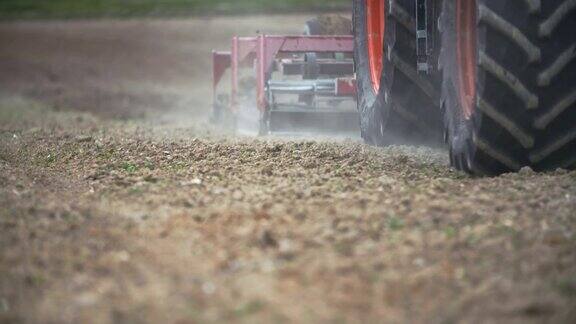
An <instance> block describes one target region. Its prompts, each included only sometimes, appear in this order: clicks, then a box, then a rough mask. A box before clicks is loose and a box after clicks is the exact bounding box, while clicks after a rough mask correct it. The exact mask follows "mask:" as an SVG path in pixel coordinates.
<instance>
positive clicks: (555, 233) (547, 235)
mask: <svg viewBox="0 0 576 324" xmlns="http://www.w3.org/2000/svg"><path fill="white" fill-rule="evenodd" d="M542 241H543V242H544V243H545V244H548V245H561V244H565V243H568V242H569V240H568V237H567V236H566V235H565V234H564V233H563V232H562V231H561V230H547V231H546V232H544V235H543V237H542Z"/></svg>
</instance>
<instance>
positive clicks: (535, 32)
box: [439, 0, 576, 175]
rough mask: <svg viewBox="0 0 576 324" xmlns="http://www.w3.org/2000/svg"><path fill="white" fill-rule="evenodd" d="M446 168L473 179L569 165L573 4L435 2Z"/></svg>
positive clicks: (573, 116) (575, 149)
mask: <svg viewBox="0 0 576 324" xmlns="http://www.w3.org/2000/svg"><path fill="white" fill-rule="evenodd" d="M443 2H444V3H443V7H442V14H441V17H440V30H441V34H442V51H441V54H440V59H439V63H440V67H441V68H442V69H443V82H442V106H443V109H444V120H445V125H446V128H447V134H446V135H447V136H446V137H447V141H448V144H449V146H450V158H451V162H452V164H453V165H454V166H455V167H456V168H458V169H460V170H463V171H466V172H469V173H475V174H479V175H497V174H501V173H505V172H511V171H517V170H519V169H521V168H522V167H525V166H529V167H531V168H533V169H534V170H537V171H544V170H553V169H556V168H570V169H573V168H574V167H575V165H576V32H575V31H576V0H546V1H544V0H542V1H540V0H525V1H502V0H444V1H443Z"/></svg>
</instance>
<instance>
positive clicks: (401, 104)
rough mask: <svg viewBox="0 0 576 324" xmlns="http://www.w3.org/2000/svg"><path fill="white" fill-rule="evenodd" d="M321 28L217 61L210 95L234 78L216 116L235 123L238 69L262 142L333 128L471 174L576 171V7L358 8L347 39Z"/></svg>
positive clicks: (468, 3) (557, 3)
mask: <svg viewBox="0 0 576 324" xmlns="http://www.w3.org/2000/svg"><path fill="white" fill-rule="evenodd" d="M338 21H340V25H342V21H344V20H341V19H340V20H338ZM321 22H322V20H315V21H312V22H309V23H308V24H307V26H306V33H304V35H299V36H269V35H258V36H257V37H248V38H246V37H244V38H242V37H235V38H234V39H233V42H232V50H231V51H230V52H214V53H213V57H214V88H215V91H214V93H215V94H216V93H217V87H218V83H219V81H220V80H221V79H222V76H223V75H224V72H225V71H226V69H231V70H232V77H231V78H232V83H231V84H232V87H231V89H232V91H231V94H230V96H229V97H226V98H228V99H226V100H225V102H226V103H225V104H222V103H221V102H219V101H218V100H216V98H219V97H217V96H216V95H215V105H214V106H215V111H216V112H217V114H215V115H217V116H219V115H220V111H231V112H232V115H235V114H236V115H237V114H238V113H237V112H238V111H239V108H238V107H239V106H241V105H240V104H239V103H238V88H239V84H240V83H239V81H238V80H239V75H240V74H239V70H240V69H241V68H242V67H245V68H248V69H249V70H250V71H251V72H252V73H255V74H256V76H255V77H254V78H253V79H254V80H256V81H255V82H253V83H254V84H255V89H254V93H256V101H257V108H258V109H257V110H256V109H253V110H251V111H254V112H256V111H259V121H260V127H259V128H260V131H259V133H260V134H261V135H266V134H269V133H271V132H274V131H275V130H283V129H286V128H287V127H286V126H287V125H289V126H290V127H289V128H291V129H293V128H294V127H293V126H307V127H308V128H312V129H314V127H316V126H317V125H318V124H322V123H323V122H324V123H327V120H328V119H333V121H331V122H329V123H328V124H329V125H331V126H333V127H332V128H336V129H343V128H345V127H346V126H347V125H348V126H349V125H350V124H351V123H352V124H355V125H356V127H357V128H359V133H360V135H361V137H362V139H363V140H364V141H365V142H366V143H368V144H371V145H376V146H387V145H396V144H409V145H413V144H416V145H431V146H440V145H442V146H447V147H448V149H449V155H450V162H451V165H452V166H453V167H455V168H456V169H458V170H462V171H464V172H467V173H469V174H472V175H479V176H490V175H499V174H502V173H507V172H516V171H519V170H520V169H522V168H525V167H530V168H531V169H533V170H536V171H549V170H555V169H559V168H561V169H574V168H575V167H576V0H546V1H544V0H354V1H353V12H352V20H351V21H349V24H351V25H352V26H351V28H350V29H351V34H352V35H349V34H350V33H347V34H348V35H331V34H333V33H338V34H344V33H345V32H346V31H347V30H350V29H346V28H339V29H332V28H324V30H322V29H321V28H318V26H320V25H321ZM344 24H345V23H344ZM330 30H332V32H330ZM275 74H276V75H277V74H280V75H281V77H283V79H275V78H274V75H275ZM294 76H296V77H294ZM286 95H292V97H293V98H297V100H292V101H283V100H282V98H283V97H285V96H286ZM350 99H351V100H353V101H355V102H356V107H357V109H353V111H350V110H346V109H344V108H342V107H340V106H344V105H342V104H341V103H342V102H345V101H346V100H350ZM222 107H224V108H222Z"/></svg>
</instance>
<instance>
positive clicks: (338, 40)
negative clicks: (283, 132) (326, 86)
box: [212, 35, 355, 112]
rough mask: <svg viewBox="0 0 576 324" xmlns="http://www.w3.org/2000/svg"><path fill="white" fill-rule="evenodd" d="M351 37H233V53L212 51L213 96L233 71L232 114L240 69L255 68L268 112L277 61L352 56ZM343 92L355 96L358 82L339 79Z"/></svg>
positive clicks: (262, 104) (261, 99)
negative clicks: (285, 57) (288, 57)
mask: <svg viewBox="0 0 576 324" xmlns="http://www.w3.org/2000/svg"><path fill="white" fill-rule="evenodd" d="M353 51H354V39H353V37H352V36H269V35H260V36H258V37H234V38H233V39H232V51H231V52H216V51H215V52H213V53H212V55H213V61H214V65H213V81H214V84H213V86H214V94H216V90H217V87H218V84H219V83H220V81H221V79H222V77H223V75H224V73H225V71H226V70H227V69H228V68H230V69H231V74H232V84H231V93H230V105H231V107H230V108H231V110H232V111H237V108H238V100H237V96H238V76H239V69H240V68H241V67H254V68H255V70H256V82H257V96H258V98H257V99H258V101H257V102H258V109H259V110H260V111H261V112H266V111H267V109H268V102H267V98H266V83H267V81H268V80H269V79H270V76H271V74H272V70H273V66H274V62H275V60H276V59H277V58H278V56H279V55H280V54H282V53H286V54H290V53H310V52H315V53H353ZM337 82H338V84H339V85H340V86H339V87H337V88H339V89H341V92H340V93H337V94H336V95H342V96H350V95H351V94H353V91H354V87H353V86H349V85H353V84H354V82H355V80H353V79H345V80H340V79H338V80H337Z"/></svg>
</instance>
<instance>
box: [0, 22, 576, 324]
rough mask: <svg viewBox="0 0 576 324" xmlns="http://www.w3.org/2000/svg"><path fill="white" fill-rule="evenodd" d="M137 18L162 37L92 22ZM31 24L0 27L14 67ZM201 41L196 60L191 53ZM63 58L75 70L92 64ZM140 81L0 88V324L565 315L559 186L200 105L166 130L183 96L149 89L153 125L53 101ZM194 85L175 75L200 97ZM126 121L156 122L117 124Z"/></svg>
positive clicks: (571, 213)
mask: <svg viewBox="0 0 576 324" xmlns="http://www.w3.org/2000/svg"><path fill="white" fill-rule="evenodd" d="M278 19H280V18H278ZM282 19H286V20H285V21H284V23H288V21H292V22H299V21H300V20H305V19H304V18H302V17H289V18H282ZM238 21H239V22H241V23H238ZM238 21H236V23H235V24H234V23H228V25H227V23H226V22H225V21H222V26H228V27H223V29H222V30H220V31H219V33H221V38H218V39H217V41H214V42H215V43H214V44H216V45H217V44H219V43H218V42H223V39H225V38H227V37H228V35H225V34H232V33H233V32H234V29H237V28H238V26H251V25H250V24H251V23H253V24H261V23H262V21H261V20H259V19H256V18H244V20H242V19H240V20H238ZM137 23H139V24H142V25H143V26H144V27H143V28H144V29H145V30H146V28H152V27H151V26H156V27H154V28H153V29H154V30H159V31H162V32H163V33H165V34H166V35H173V33H177V31H181V29H180V28H176V27H177V26H178V23H177V22H174V21H172V22H169V23H170V24H175V25H173V26H172V27H171V28H168V29H166V25H164V23H160V22H155V21H152V22H135V21H133V22H127V23H118V22H116V23H113V24H112V25H113V26H115V27H114V28H119V29H118V30H122V28H123V27H121V26H126V25H124V24H128V25H130V24H137ZM37 24H39V23H35V24H32V25H28V24H26V23H18V24H16V25H14V24H8V25H3V26H1V27H0V34H3V35H4V36H5V35H10V37H11V38H12V39H14V41H13V42H12V44H13V45H14V44H17V43H18V42H20V43H18V44H21V45H18V46H22V48H21V52H22V53H24V52H26V49H27V48H28V46H32V45H31V44H36V43H35V42H31V43H28V42H26V41H25V40H24V36H25V35H36V34H37V33H41V32H46V31H47V30H49V29H50V28H38V26H36V25H37ZM58 24H60V23H58ZM62 24H63V23H62ZM68 24H71V25H68V26H67V28H64V30H69V31H70V33H72V30H74V31H75V32H76V33H78V35H81V34H82V32H81V31H82V28H83V27H82V26H84V25H83V24H85V23H68ZM74 24H76V25H74ZM90 24H94V25H95V26H98V23H96V22H92V23H90ZM103 24H104V25H102V26H100V27H98V28H103V29H106V28H109V27H105V26H108V25H106V23H103ZM118 24H119V25H121V26H120V27H119V26H118ZM181 24H183V25H182V26H181V27H182V28H184V27H183V26H186V24H200V23H198V22H197V21H189V22H181ZM34 26H36V28H34ZM49 26H50V24H48V27H49ZM297 26H299V25H296V27H297ZM73 27H75V28H73ZM84 28H85V27H84ZM225 28H228V29H227V30H226V29H225ZM243 28H244V27H243ZM246 28H247V27H246ZM6 30H9V31H10V33H6V32H5V31H6ZM18 30H20V32H21V31H22V30H26V32H25V33H24V34H18V33H19V31H18ZM34 30H36V31H34ZM112 30H114V29H112ZM190 32H191V33H192V31H190ZM85 33H89V32H88V31H85ZM196 33H197V34H198V33H201V31H196ZM97 34H98V33H96V35H97ZM197 34H194V35H197ZM17 35H20V36H17ZM54 35H60V33H59V32H57V31H56V32H54ZM107 35H109V34H107ZM114 35H121V33H120V32H119V33H118V34H114ZM144 35H149V33H146V32H145V33H144ZM224 36H226V37H224ZM45 37H48V36H44V37H43V38H45ZM78 37H80V36H78ZM109 37H112V36H106V37H104V36H103V38H107V39H109ZM114 37H118V36H114ZM114 37H112V38H114ZM127 37H129V38H131V39H133V40H134V37H136V36H134V35H130V36H127ZM196 37H200V36H196ZM169 38H170V37H168V36H166V37H165V38H164V39H163V42H168V41H167V39H169ZM30 39H34V38H33V37H32V38H30ZM114 39H116V38H114ZM120 39H121V38H120ZM136 39H138V38H136ZM176 39H177V40H178V41H176V42H174V46H178V44H181V41H180V40H179V39H178V38H176ZM117 41H119V40H117ZM60 42H64V41H60ZM64 43H65V42H64ZM208 43H209V45H210V46H212V45H214V44H213V43H212V41H210V42H208ZM208 43H202V44H204V45H206V44H208ZM23 44H27V45H26V46H24V45H23ZM47 44H52V43H50V42H48V43H47ZM58 44H59V45H58V46H64V45H63V43H58ZM65 44H68V45H69V46H75V44H77V42H75V41H72V42H71V43H65ZM197 45H198V44H197ZM204 45H202V46H203V47H201V48H202V50H200V49H198V48H197V49H196V50H197V51H198V52H197V53H199V54H198V55H200V54H202V55H204V54H207V53H209V46H207V45H206V46H204ZM45 46H48V49H46V50H47V51H48V50H54V48H53V46H51V45H45ZM198 46H201V45H198ZM17 48H18V47H17V46H16V45H14V46H12V47H10V48H9V49H7V47H5V46H0V56H2V55H3V57H8V56H10V57H13V58H14V60H16V59H17V60H22V61H19V62H20V63H19V64H20V65H19V64H16V63H15V64H14V65H12V68H13V69H15V70H17V69H18V66H20V68H21V69H25V70H26V71H28V70H27V69H28V68H27V65H26V62H29V61H30V60H32V61H33V59H32V58H28V59H25V58H23V57H24V56H19V55H17V53H19V52H18V49H17ZM8 52H10V53H11V54H10V53H8ZM72 52H73V51H72ZM36 53H38V49H37V50H36ZM63 53H66V52H65V51H64V52H62V53H61V54H58V55H55V56H54V58H52V59H49V56H42V55H39V54H37V55H39V56H38V60H40V61H42V62H41V63H38V64H39V65H38V66H37V67H38V69H40V70H41V68H40V67H45V68H46V69H48V70H50V69H52V68H54V67H62V69H63V70H62V71H63V72H62V71H60V72H58V71H59V70H58V71H57V73H56V75H57V77H56V79H58V80H68V79H66V77H64V76H65V75H70V76H74V73H72V70H73V69H72V70H68V69H67V67H66V66H67V65H66V64H64V63H63V62H62V61H61V60H62V57H66V58H67V59H71V57H73V56H75V55H76V54H75V55H71V56H62V55H65V54H63ZM118 53H119V54H118V55H120V53H122V51H120V50H118ZM134 53H136V52H134ZM23 55H24V54H23ZM77 55H78V56H75V57H76V60H77V61H76V62H81V63H82V62H83V63H82V64H85V65H83V66H91V63H90V62H91V60H94V59H96V60H97V59H98V57H101V56H100V54H98V53H97V52H96V53H94V52H90V53H89V54H83V55H84V56H83V55H80V54H77ZM93 55H95V56H96V58H94V57H92V56H93ZM133 55H136V57H139V56H138V55H137V53H136V54H133ZM34 57H36V56H34ZM169 57H172V56H169ZM172 58H173V57H172ZM84 60H85V61H84ZM198 60H205V59H204V58H201V59H200V58H199V59H198ZM129 61H136V62H138V63H137V64H140V63H139V61H138V59H137V58H134V57H129V58H127V59H126V61H124V63H128V62H129ZM168 61H170V60H168ZM168 61H166V62H164V64H166V65H168V63H170V62H168ZM0 62H2V61H0ZM202 62H204V61H202ZM0 64H1V63H0ZM79 64H80V63H79ZM203 64H204V63H203ZM120 65H122V66H123V68H125V69H131V68H132V69H134V71H137V70H138V69H136V68H135V67H134V66H131V65H130V64H128V66H124V64H120ZM113 67H114V68H120V66H116V65H113ZM142 68H143V69H144V68H145V66H144V67H142ZM156 68H157V67H154V68H151V69H152V70H151V73H150V75H149V77H147V78H144V76H145V75H144V74H142V75H140V76H138V77H134V79H129V78H128V79H129V80H127V79H126V77H124V79H122V78H120V76H124V75H125V74H123V73H121V74H118V76H119V78H120V79H118V80H117V79H112V80H111V81H110V82H111V84H110V86H109V87H105V86H104V84H105V82H104V83H102V81H105V80H106V79H107V77H97V76H95V77H92V78H90V77H87V78H84V77H82V78H80V77H78V79H75V78H72V79H70V81H65V82H64V83H63V84H62V85H61V86H62V87H63V89H64V90H62V91H71V92H69V93H68V92H55V93H60V95H57V96H55V95H54V93H52V92H50V91H54V89H53V88H51V86H54V84H55V82H56V81H54V82H52V81H50V80H48V81H46V80H43V81H39V80H37V79H34V78H30V79H27V77H26V75H28V72H26V73H20V72H17V71H16V72H14V74H13V75H12V77H7V76H5V75H3V76H2V82H3V83H2V84H3V89H5V91H7V93H6V94H4V95H3V96H2V100H1V101H0V322H54V323H62V322H122V323H123V322H150V323H157V322H179V323H187V322H191V323H195V322H229V321H237V322H255V321H256V322H282V321H286V322H289V321H301V322H442V323H445V322H458V321H464V322H487V321H493V322H495V321H498V322H501V321H507V322H508V321H510V322H558V323H562V322H566V323H568V322H573V321H574V319H575V318H576V311H575V310H576V253H575V252H574V251H576V212H575V211H576V173H575V172H568V171H563V170H558V171H556V172H552V173H546V174H535V173H533V172H531V171H530V170H523V171H522V172H520V173H519V174H508V175H504V176H501V177H498V178H483V179H475V178H469V177H467V176H465V175H463V174H461V173H458V172H455V171H453V170H451V169H450V168H449V167H448V165H447V161H446V158H445V156H446V153H445V152H442V151H435V150H431V149H426V148H411V147H391V148H386V149H376V148H371V147H367V146H365V145H363V144H361V143H359V142H357V141H356V140H338V141H334V140H329V139H326V138H322V139H301V138H300V139H282V138H265V139H254V138H248V137H241V138H238V137H230V136H226V135H219V134H218V133H217V132H215V131H214V130H213V129H212V128H211V127H209V126H206V125H204V124H203V123H202V122H199V121H198V120H204V117H202V119H200V117H198V116H202V115H205V111H206V109H202V107H206V106H205V102H197V104H198V105H201V106H199V107H200V108H198V110H196V111H194V112H192V113H191V115H192V116H197V119H193V120H192V121H190V122H188V121H186V122H178V123H176V122H174V121H173V120H174V119H181V118H173V117H174V116H182V115H181V114H182V110H181V108H182V107H181V106H178V105H177V104H174V102H173V101H170V100H172V99H174V100H176V101H177V102H180V101H179V100H188V99H186V98H188V97H186V96H184V97H180V96H178V95H174V93H173V92H170V91H168V90H166V92H163V91H161V90H158V89H160V88H154V89H156V90H157V91H158V92H152V94H156V95H159V96H160V98H168V99H169V101H168V103H166V104H163V105H160V104H159V106H161V107H163V109H167V108H165V107H169V108H171V107H172V106H178V107H176V108H175V109H174V110H176V111H177V112H178V113H172V111H173V110H172V109H171V110H170V111H169V112H170V114H168V116H169V117H170V118H169V117H167V115H166V114H162V115H158V112H157V111H156V112H154V110H155V109H157V107H156V106H155V105H154V104H152V105H150V106H147V107H141V106H140V105H138V104H133V105H128V104H127V106H121V103H122V101H114V100H112V101H111V102H106V103H101V102H100V103H99V102H98V101H96V102H94V101H91V100H88V99H86V98H88V97H84V99H85V100H79V101H75V100H78V99H77V98H76V97H73V96H71V95H72V94H74V93H82V91H85V93H86V94H90V93H92V92H91V91H90V89H92V88H91V86H93V85H94V84H98V87H99V86H102V88H101V89H104V90H105V91H104V90H103V91H104V92H105V93H108V92H107V91H112V90H114V91H120V93H123V92H122V91H121V90H122V89H124V90H125V91H126V92H130V89H133V90H134V89H135V90H134V91H136V93H135V94H134V93H132V94H131V95H134V96H136V97H137V98H144V99H143V100H144V101H146V100H145V97H140V94H143V93H147V94H150V93H149V92H147V91H142V89H143V88H141V87H140V86H141V85H142V84H140V83H136V81H138V80H139V79H140V78H144V79H143V80H141V82H144V83H146V82H153V83H155V84H156V83H157V84H164V83H166V84H168V85H170V83H169V82H168V81H166V80H164V79H162V78H160V79H157V78H159V77H160V76H159V75H160V74H159V73H156V71H157V70H155V69H156ZM196 68H197V69H198V71H200V70H202V69H203V68H204V69H205V66H204V67H202V66H200V67H196ZM102 69H103V70H102ZM21 71H23V70H21ZM29 71H30V73H32V75H34V73H35V72H36V69H32V68H30V70H29ZM98 71H103V72H101V73H104V74H102V75H106V74H105V72H106V71H107V70H106V69H104V68H102V67H100V68H99V69H98ZM180 72H181V71H180ZM59 73H62V74H59ZM67 73H70V74H67ZM106 73H108V72H106ZM138 73H144V72H138ZM174 73H177V72H174ZM190 73H191V74H193V75H196V74H195V73H193V72H190ZM98 75H100V74H98ZM167 75H170V74H167ZM195 78H196V79H195ZM198 78H199V77H193V78H192V79H190V80H189V79H184V80H186V82H190V83H192V84H199V86H198V88H199V89H205V87H206V85H200V84H201V83H198V82H199V81H198ZM26 80H30V82H28V83H27V82H25V81H26ZM74 80H82V82H86V83H85V84H84V83H79V82H76V81H74ZM150 80H152V81H150ZM90 82H94V83H90ZM124 82H126V83H124ZM186 82H184V83H186ZM56 83H57V82H56ZM119 84H133V85H134V88H121V87H120V88H118V85H119ZM178 84H179V85H180V86H181V87H182V88H181V89H184V88H185V85H183V84H181V83H178ZM74 87H79V88H74ZM203 87H204V88H203ZM70 89H76V90H74V91H72V90H70ZM118 89H120V90H118ZM146 89H148V88H146ZM167 89H171V87H167ZM44 90H45V92H43V91H44ZM35 91H37V92H35ZM139 91H142V92H139ZM194 91H199V90H194ZM182 93H185V92H184V91H182ZM205 97H206V95H205V94H204V98H200V99H198V100H205ZM192 99H194V98H192ZM192 99H190V100H192ZM58 100H61V101H58ZM61 102H65V103H66V105H61V104H59V103H61ZM128 102H131V101H128ZM146 102H147V101H146ZM76 104H78V106H82V107H80V109H75V108H74V107H75V106H76ZM83 104H85V105H83ZM116 107H119V108H118V110H116V109H115V108H116ZM122 107H124V108H122ZM140 109H141V110H140ZM77 110H82V111H84V112H78V111H77ZM142 111H145V112H146V114H149V111H152V114H153V115H152V116H160V117H161V118H163V119H164V122H163V123H160V124H159V123H157V122H154V123H152V122H149V121H148V119H142V118H137V119H134V117H140V116H141V114H140V112H142ZM118 112H120V113H118ZM134 112H136V114H135V113H134ZM110 117H112V118H110ZM116 117H123V119H124V120H118V119H117V118H116Z"/></svg>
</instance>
